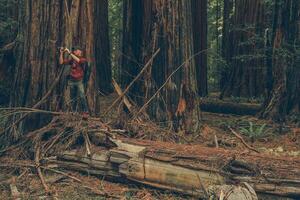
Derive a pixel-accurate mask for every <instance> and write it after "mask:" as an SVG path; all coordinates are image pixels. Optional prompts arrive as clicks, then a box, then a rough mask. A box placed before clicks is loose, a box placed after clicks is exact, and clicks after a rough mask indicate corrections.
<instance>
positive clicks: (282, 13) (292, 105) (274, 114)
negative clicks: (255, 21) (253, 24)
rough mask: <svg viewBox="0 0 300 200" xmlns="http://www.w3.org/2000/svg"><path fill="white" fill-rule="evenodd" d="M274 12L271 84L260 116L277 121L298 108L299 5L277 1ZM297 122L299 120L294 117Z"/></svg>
mask: <svg viewBox="0 0 300 200" xmlns="http://www.w3.org/2000/svg"><path fill="white" fill-rule="evenodd" d="M276 6H278V7H277V9H275V12H276V13H275V14H274V30H273V32H275V34H274V35H275V36H274V44H273V68H272V75H273V87H272V91H271V94H270V96H269V97H267V99H266V102H265V105H264V108H263V109H262V112H261V116H262V117H264V118H271V119H274V120H277V121H283V120H285V117H286V115H287V114H295V115H299V110H300V103H299V102H300V95H299V94H300V81H299V80H300V70H299V63H300V62H299V60H300V59H299V54H298V53H297V51H299V44H300V27H299V21H300V6H299V2H298V1H294V0H289V1H285V2H281V3H279V2H277V4H276ZM298 121H299V120H298Z"/></svg>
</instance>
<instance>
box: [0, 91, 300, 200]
mask: <svg viewBox="0 0 300 200" xmlns="http://www.w3.org/2000/svg"><path fill="white" fill-rule="evenodd" d="M116 97H117V96H116V94H112V95H110V96H107V97H103V98H102V100H101V110H102V111H104V110H106V108H108V107H109V106H110V105H111V103H112V102H113V100H114V99H115V98H116ZM111 113H112V114H111V115H110V116H109V120H112V121H113V120H116V119H117V118H118V114H117V113H118V112H117V111H116V110H114V111H112V112H111ZM228 127H231V128H232V129H234V130H235V131H236V132H237V133H238V134H239V135H241V136H242V137H243V138H244V140H245V142H246V143H247V144H249V145H250V146H252V147H253V148H255V149H256V150H258V151H260V152H265V153H269V154H273V155H280V156H285V155H287V156H295V157H299V158H300V129H299V128H297V126H296V125H295V124H292V123H287V124H276V123H274V122H271V121H266V120H261V119H258V118H256V117H254V116H238V115H229V114H216V113H208V112H202V113H201V127H200V129H199V131H198V132H195V133H190V134H185V133H184V132H178V133H176V134H178V135H179V136H180V137H176V138H175V139H174V137H173V138H172V137H170V139H169V141H168V137H163V136H162V137H159V134H160V133H153V134H156V137H153V135H152V136H149V137H147V136H146V137H144V139H152V140H153V139H154V140H164V141H168V142H176V143H182V144H200V145H203V146H208V147H215V146H216V139H217V141H218V145H219V148H224V149H234V150H240V151H247V150H248V149H247V148H246V147H245V146H244V144H242V142H241V141H240V139H238V138H237V137H236V136H235V135H234V134H233V133H232V132H231V131H230V130H229V129H228ZM160 138H161V139H160ZM248 151H249V150H248ZM0 162H1V161H0ZM72 176H74V177H77V178H79V179H80V180H82V181H83V182H82V183H77V182H76V181H74V180H72V179H66V178H65V177H64V176H60V175H57V174H52V173H47V174H46V175H45V179H46V182H47V183H49V185H51V189H53V190H54V191H56V193H57V197H58V199H140V200H143V199H144V200H148V199H192V198H191V197H188V196H182V195H179V194H174V193H172V192H168V191H161V190H157V189H154V188H150V187H145V186H142V185H136V184H132V183H128V182H127V183H114V182H111V181H107V180H103V178H101V177H100V178H99V177H94V176H89V175H88V174H85V175H84V174H79V173H73V174H72ZM12 185H15V186H16V187H17V188H18V190H19V191H20V192H21V193H22V197H23V199H47V197H46V196H45V194H44V190H43V186H42V185H41V184H40V179H39V178H38V176H36V175H35V174H34V173H33V172H31V171H28V170H24V173H21V175H19V176H16V175H15V174H14V172H12V171H11V170H10V171H4V170H1V171H0V199H15V198H12V197H11V188H10V187H11V186H12ZM93 188H97V190H100V191H104V192H105V194H103V195H99V193H98V192H95V191H93ZM263 199H267V198H266V197H264V198H263ZM270 199H272V198H270Z"/></svg>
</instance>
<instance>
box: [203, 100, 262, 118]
mask: <svg viewBox="0 0 300 200" xmlns="http://www.w3.org/2000/svg"><path fill="white" fill-rule="evenodd" d="M260 108H261V106H260V105H259V104H249V103H232V102H226V101H221V100H216V99H214V100H212V99H202V100H201V101H200V109H201V111H204V112H212V113H224V114H235V115H256V114H257V113H258V111H259V110H260Z"/></svg>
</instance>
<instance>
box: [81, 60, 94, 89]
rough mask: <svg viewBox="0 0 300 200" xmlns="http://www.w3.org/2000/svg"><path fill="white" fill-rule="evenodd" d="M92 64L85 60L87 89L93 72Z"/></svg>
mask: <svg viewBox="0 0 300 200" xmlns="http://www.w3.org/2000/svg"><path fill="white" fill-rule="evenodd" d="M91 66H92V65H91V64H90V63H89V62H85V63H84V66H83V72H84V75H83V86H84V88H85V90H86V89H87V86H88V82H89V79H90V76H91V73H92V67H91Z"/></svg>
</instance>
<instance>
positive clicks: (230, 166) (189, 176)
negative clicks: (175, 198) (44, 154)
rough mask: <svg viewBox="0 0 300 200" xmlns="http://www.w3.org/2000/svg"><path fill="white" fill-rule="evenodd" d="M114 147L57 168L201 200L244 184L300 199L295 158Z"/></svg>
mask: <svg viewBox="0 0 300 200" xmlns="http://www.w3.org/2000/svg"><path fill="white" fill-rule="evenodd" d="M112 141H113V142H114V143H115V144H116V147H115V148H112V149H99V147H96V149H97V150H95V148H94V152H93V153H92V155H91V156H90V157H89V156H87V155H86V154H85V153H84V151H80V150H72V151H67V152H64V153H63V154H61V155H59V156H58V160H57V161H53V162H54V163H56V164H57V165H58V166H60V167H64V168H68V169H70V168H72V169H73V170H77V171H85V172H88V173H91V174H96V175H102V176H109V177H112V178H120V177H123V178H125V179H128V180H131V181H135V182H139V183H142V184H145V185H149V186H153V187H157V188H161V189H168V190H172V191H176V192H180V193H185V194H189V195H194V196H199V197H201V198H206V197H207V193H210V192H212V193H214V194H216V193H217V194H218V195H220V194H221V193H222V192H224V191H225V190H224V189H220V188H224V187H228V185H239V184H242V183H244V182H247V183H248V184H249V185H250V186H251V187H252V188H254V190H255V192H257V193H258V194H260V193H261V194H272V195H277V196H285V197H293V198H294V197H300V160H299V158H296V157H295V158H284V157H272V156H269V155H264V154H256V153H253V152H249V153H247V154H241V153H240V152H236V151H227V150H224V149H216V148H207V147H203V146H200V145H178V144H171V143H163V142H153V141H141V140H133V139H122V140H112ZM70 166H72V167H70ZM251 187H250V188H251ZM236 188H240V187H235V189H236ZM243 188H245V187H243ZM246 190H247V191H248V192H249V194H247V195H250V194H253V192H251V189H246ZM233 199H234V198H233ZM240 199H241V198H240ZM245 199H246V197H245ZM252 199H255V198H254V197H252Z"/></svg>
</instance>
